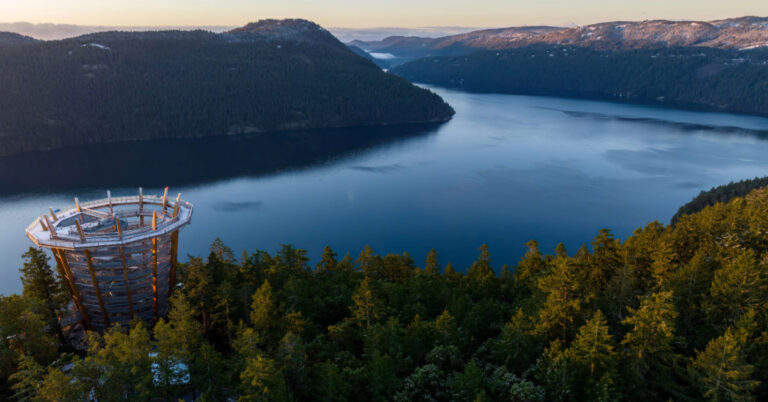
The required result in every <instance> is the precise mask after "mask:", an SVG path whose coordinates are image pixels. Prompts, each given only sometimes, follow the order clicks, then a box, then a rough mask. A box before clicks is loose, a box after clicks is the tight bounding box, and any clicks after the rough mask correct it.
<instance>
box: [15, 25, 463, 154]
mask: <svg viewBox="0 0 768 402" xmlns="http://www.w3.org/2000/svg"><path fill="white" fill-rule="evenodd" d="M318 28H319V27H318ZM307 35H309V34H307ZM315 35H319V37H318V38H314V39H313V40H310V38H308V37H298V38H294V37H283V36H279V35H277V36H276V37H274V38H273V37H270V36H265V35H264V34H257V33H248V32H239V33H227V34H214V33H210V32H203V31H195V32H181V31H167V32H106V33H97V34H91V35H85V36H81V37H77V38H72V39H66V40H61V41H49V42H31V43H26V44H16V45H4V44H3V43H2V42H0V88H2V91H3V92H2V94H3V96H2V97H0V155H4V154H12V153H19V152H26V151H35V150H42V149H50V148H56V147H61V146H67V145H75V144H89V143H101V142H115V141H127V140H137V139H149V138H167V137H202V136H211V135H227V134H238V133H249V132H262V131H281V130H296V129H304V128H318V127H349V126H371V125H386V124H396V123H408V122H427V121H445V120H447V119H449V118H450V117H451V116H452V115H453V110H452V109H451V107H450V106H449V105H448V104H446V103H445V102H444V101H443V100H442V99H441V98H440V97H439V96H437V95H436V94H434V93H431V92H430V91H428V90H425V89H421V88H418V87H415V86H414V85H412V84H410V83H409V82H407V81H406V80H404V79H402V78H400V77H396V76H393V75H391V74H387V73H385V72H383V71H381V69H379V68H378V67H377V66H376V65H375V64H373V63H372V62H371V61H369V60H366V59H364V58H362V57H359V56H357V55H355V54H354V53H353V52H352V51H350V50H349V49H348V48H347V47H346V46H344V45H343V44H342V43H340V42H339V41H337V40H336V39H335V38H333V37H332V36H331V35H330V34H327V33H325V32H324V31H319V30H318V31H317V33H316V34H315Z"/></svg>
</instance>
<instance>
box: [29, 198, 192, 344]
mask: <svg viewBox="0 0 768 402" xmlns="http://www.w3.org/2000/svg"><path fill="white" fill-rule="evenodd" d="M192 210H193V206H192V204H191V203H189V202H186V201H183V200H181V194H179V195H178V196H176V198H175V199H174V200H169V199H168V188H167V187H166V188H165V191H164V192H163V194H162V195H160V196H158V195H149V196H147V195H144V194H143V191H142V189H141V188H140V189H139V194H138V195H136V196H131V197H116V198H112V196H111V194H110V193H109V191H108V192H107V198H105V199H102V200H97V201H91V202H86V203H80V202H79V200H78V199H77V198H75V205H74V206H73V207H70V208H68V209H65V210H63V211H54V210H53V209H52V208H51V209H49V210H48V212H49V213H48V214H44V215H42V216H41V217H40V218H38V219H37V220H35V221H34V222H33V223H32V224H31V225H30V226H29V227H28V228H27V236H28V237H29V238H30V240H32V242H34V243H35V244H36V245H37V246H39V247H43V248H47V249H49V250H51V252H52V253H53V256H54V258H55V259H56V265H57V267H58V271H59V275H60V276H61V278H63V280H64V281H65V283H66V286H67V289H68V290H69V293H70V295H71V296H72V301H73V303H74V305H75V308H76V309H77V310H78V312H79V313H80V317H81V318H82V321H83V323H84V325H85V327H86V328H88V329H96V330H101V329H105V328H107V327H109V326H110V325H112V324H114V323H119V324H121V325H125V324H128V323H129V322H130V321H131V320H132V319H133V318H135V317H138V318H140V319H142V320H144V321H146V322H147V323H150V324H151V323H153V322H155V321H157V319H158V318H159V317H162V316H164V315H165V314H166V313H167V309H168V298H169V297H170V295H171V293H172V292H173V287H174V285H175V284H176V268H177V265H178V258H177V253H178V246H179V230H180V229H181V228H182V227H184V226H186V225H187V224H189V223H190V222H191V220H192Z"/></svg>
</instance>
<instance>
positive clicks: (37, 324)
mask: <svg viewBox="0 0 768 402" xmlns="http://www.w3.org/2000/svg"><path fill="white" fill-rule="evenodd" d="M526 246H527V253H526V254H525V256H524V257H523V258H522V259H521V260H520V261H518V262H517V264H515V265H499V262H497V261H495V260H493V258H492V250H489V249H488V247H485V246H482V247H480V249H479V252H478V257H477V260H476V261H475V262H474V263H473V264H472V265H471V266H469V267H453V266H452V265H451V264H450V263H448V262H446V261H441V259H440V256H439V255H438V253H437V252H435V251H432V252H430V253H429V254H428V255H427V256H426V258H425V259H424V260H423V262H422V261H421V258H419V261H417V260H416V259H415V258H414V257H413V256H411V255H409V254H407V253H403V254H397V255H394V254H388V255H379V254H377V253H376V252H375V251H374V250H372V249H371V248H370V247H366V248H365V249H364V250H362V251H361V252H360V253H359V255H357V256H351V255H349V254H346V255H338V254H337V253H336V252H334V251H333V250H331V249H330V248H326V249H325V251H324V252H323V253H322V256H321V258H320V260H319V262H318V263H317V264H316V265H315V266H310V265H309V263H308V261H309V257H308V256H307V253H306V252H305V251H304V250H301V249H298V248H295V247H293V246H290V245H285V246H283V247H282V248H281V249H279V250H277V251H276V252H274V253H269V252H267V251H261V250H257V251H252V252H243V253H242V255H237V256H236V255H235V253H234V252H233V250H230V249H229V248H227V247H226V246H225V245H224V244H223V243H222V242H221V241H216V242H214V244H213V245H212V246H211V248H210V253H209V254H208V255H207V256H206V257H205V258H198V257H192V258H191V259H190V260H189V261H188V262H187V263H185V264H184V265H183V275H181V277H180V282H179V283H178V286H177V287H176V290H175V292H174V296H173V298H172V301H171V306H170V312H169V315H168V317H167V319H161V320H160V321H159V322H157V323H156V324H155V325H154V327H153V328H151V327H150V326H148V325H147V324H145V323H142V322H134V323H133V324H132V325H131V327H130V328H120V327H117V326H115V327H113V328H111V329H110V330H108V331H106V332H105V333H103V334H97V333H88V334H87V335H86V336H85V338H84V339H83V340H82V343H81V344H73V343H72V342H70V341H68V340H67V339H69V338H67V337H64V336H63V335H62V331H63V330H62V328H60V327H59V325H58V318H57V317H59V316H61V315H62V313H63V311H64V309H65V307H66V305H67V304H68V299H67V295H66V294H65V292H64V291H63V287H62V284H61V283H60V281H59V279H58V278H57V276H56V275H55V273H54V271H55V270H54V269H52V268H51V266H50V261H49V260H48V258H47V257H46V255H45V254H44V253H42V252H41V251H39V250H37V249H30V250H29V251H28V252H27V253H26V254H25V255H24V257H25V262H24V265H23V267H22V268H21V271H20V272H21V280H22V282H23V294H21V295H9V296H3V297H2V298H0V343H1V344H2V347H1V348H0V373H2V374H1V375H0V393H1V394H0V395H2V396H0V398H2V399H9V400H23V401H69V400H99V401H117V400H139V401H142V400H169V401H170V400H174V401H175V400H178V399H179V398H187V399H188V400H189V399H190V398H194V399H196V400H201V401H203V400H204V401H219V400H242V401H294V400H321V401H345V400H370V401H390V400H393V401H621V400H626V401H650V400H653V401H657V400H663V401H667V400H671V401H700V400H708V401H751V400H767V399H768V190H755V191H752V192H751V193H749V194H748V195H746V196H744V197H735V198H733V199H731V200H730V201H728V203H716V204H714V205H711V206H707V207H704V208H703V209H702V210H701V211H698V212H695V213H692V214H687V215H683V216H680V218H679V219H678V220H677V222H676V224H675V225H674V226H666V225H663V224H660V223H658V222H651V223H649V224H647V225H646V226H645V227H641V228H638V229H637V230H636V231H635V232H634V234H632V235H631V236H629V237H628V238H626V239H618V238H616V237H615V236H614V235H613V234H612V233H611V232H610V231H609V230H601V231H599V233H597V234H596V236H595V237H594V239H593V240H592V241H591V244H588V245H584V246H582V247H581V248H579V249H576V250H567V249H566V248H565V247H563V246H562V245H560V246H558V247H557V248H556V249H555V250H541V249H539V247H538V245H537V243H536V242H535V241H531V242H529V243H528V244H527V245H526Z"/></svg>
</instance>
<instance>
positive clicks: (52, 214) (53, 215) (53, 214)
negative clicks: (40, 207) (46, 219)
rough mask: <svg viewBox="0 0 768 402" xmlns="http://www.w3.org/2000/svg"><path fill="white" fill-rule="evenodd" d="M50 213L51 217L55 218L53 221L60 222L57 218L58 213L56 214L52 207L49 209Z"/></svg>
mask: <svg viewBox="0 0 768 402" xmlns="http://www.w3.org/2000/svg"><path fill="white" fill-rule="evenodd" d="M48 211H50V212H51V217H52V218H53V220H54V221H57V220H59V218H57V217H56V213H55V212H53V208H50V207H49V208H48Z"/></svg>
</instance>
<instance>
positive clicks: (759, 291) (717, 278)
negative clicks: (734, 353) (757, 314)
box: [707, 250, 768, 326]
mask: <svg viewBox="0 0 768 402" xmlns="http://www.w3.org/2000/svg"><path fill="white" fill-rule="evenodd" d="M765 308H768V274H766V267H761V266H760V265H759V264H758V261H757V257H756V256H755V253H754V252H753V251H752V250H746V251H742V252H740V253H739V254H738V255H737V256H736V257H735V258H734V259H733V260H732V261H730V262H729V263H727V264H725V266H723V268H721V269H719V270H717V271H716V272H715V274H714V278H713V280H712V285H711V287H710V298H709V299H708V300H707V310H709V311H710V317H711V318H712V319H713V321H714V322H715V323H717V324H719V325H721V326H729V325H733V324H735V323H736V322H737V321H738V320H739V318H741V316H742V315H743V314H744V313H745V312H746V311H748V310H756V311H761V310H763V309H765Z"/></svg>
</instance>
